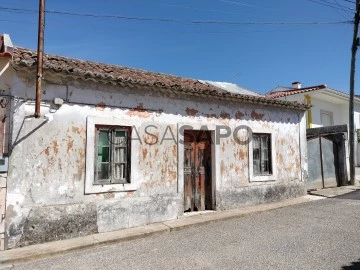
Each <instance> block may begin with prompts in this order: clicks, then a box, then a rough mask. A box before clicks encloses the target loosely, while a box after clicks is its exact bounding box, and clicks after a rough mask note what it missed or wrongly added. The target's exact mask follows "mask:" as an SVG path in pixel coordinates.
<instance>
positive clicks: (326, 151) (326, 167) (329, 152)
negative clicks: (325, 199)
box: [321, 137, 337, 188]
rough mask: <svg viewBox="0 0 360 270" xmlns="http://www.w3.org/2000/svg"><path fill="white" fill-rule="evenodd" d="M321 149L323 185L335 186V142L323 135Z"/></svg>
mask: <svg viewBox="0 0 360 270" xmlns="http://www.w3.org/2000/svg"><path fill="white" fill-rule="evenodd" d="M321 150H322V159H323V162H322V163H323V173H324V187H325V188H327V187H336V186H337V181H336V162H337V161H336V155H335V154H336V152H337V149H336V143H335V142H333V141H331V140H329V139H327V138H326V137H323V138H321Z"/></svg>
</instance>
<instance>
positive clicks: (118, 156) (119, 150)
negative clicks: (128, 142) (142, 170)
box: [113, 147, 126, 163]
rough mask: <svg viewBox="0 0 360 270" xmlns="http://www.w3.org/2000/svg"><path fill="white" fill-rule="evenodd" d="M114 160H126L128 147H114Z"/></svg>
mask: <svg viewBox="0 0 360 270" xmlns="http://www.w3.org/2000/svg"><path fill="white" fill-rule="evenodd" d="M114 148H115V149H114V160H113V162H115V163H118V162H126V148H123V147H114Z"/></svg>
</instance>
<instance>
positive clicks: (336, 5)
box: [318, 0, 354, 10]
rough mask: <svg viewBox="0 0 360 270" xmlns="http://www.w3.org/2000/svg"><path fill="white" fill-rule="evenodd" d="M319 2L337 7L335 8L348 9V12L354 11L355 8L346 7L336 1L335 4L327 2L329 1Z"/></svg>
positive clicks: (322, 0) (321, 0)
mask: <svg viewBox="0 0 360 270" xmlns="http://www.w3.org/2000/svg"><path fill="white" fill-rule="evenodd" d="M318 1H320V2H324V3H326V4H330V5H333V6H335V7H339V8H344V9H346V10H354V9H353V8H350V7H348V6H344V5H341V4H339V3H338V2H337V1H336V0H334V1H333V2H330V1H327V0H318Z"/></svg>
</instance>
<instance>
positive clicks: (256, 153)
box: [253, 148, 260, 160]
mask: <svg viewBox="0 0 360 270" xmlns="http://www.w3.org/2000/svg"><path fill="white" fill-rule="evenodd" d="M253 159H254V160H260V149H258V148H257V149H254V150H253Z"/></svg>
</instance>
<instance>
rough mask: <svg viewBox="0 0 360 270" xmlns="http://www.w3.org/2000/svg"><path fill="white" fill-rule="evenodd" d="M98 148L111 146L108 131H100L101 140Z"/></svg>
mask: <svg viewBox="0 0 360 270" xmlns="http://www.w3.org/2000/svg"><path fill="white" fill-rule="evenodd" d="M98 140H99V141H98V146H107V145H109V135H108V132H107V131H106V130H99V139H98Z"/></svg>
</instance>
